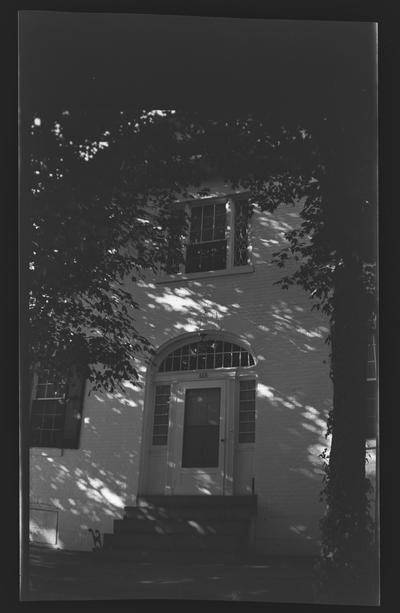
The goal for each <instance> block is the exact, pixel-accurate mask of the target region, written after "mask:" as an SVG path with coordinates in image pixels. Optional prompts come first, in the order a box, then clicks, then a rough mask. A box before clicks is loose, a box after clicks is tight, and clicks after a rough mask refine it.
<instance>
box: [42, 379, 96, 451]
mask: <svg viewBox="0 0 400 613" xmlns="http://www.w3.org/2000/svg"><path fill="white" fill-rule="evenodd" d="M84 390H85V378H84V376H83V375H82V373H80V372H78V370H77V369H76V368H75V367H72V368H71V369H70V371H69V374H68V376H65V377H60V376H56V375H55V374H53V373H51V371H49V370H43V371H41V372H40V373H39V375H38V379H37V383H36V386H35V390H34V397H33V400H32V408H31V432H30V445H31V446H32V447H59V448H63V449H77V448H78V447H79V435H80V429H81V419H82V407H83V398H84Z"/></svg>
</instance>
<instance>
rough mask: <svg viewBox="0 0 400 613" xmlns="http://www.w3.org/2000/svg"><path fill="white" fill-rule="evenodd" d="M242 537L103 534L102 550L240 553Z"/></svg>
mask: <svg viewBox="0 0 400 613" xmlns="http://www.w3.org/2000/svg"><path fill="white" fill-rule="evenodd" d="M246 541H247V539H246V538H245V537H244V536H240V535H239V536H232V535H227V534H216V535H208V536H204V535H195V534H104V538H103V548H104V549H113V550H117V549H118V550H121V549H122V550H130V551H135V550H148V551H153V550H160V551H173V552H178V551H204V550H206V551H207V550H208V551H218V550H219V551H225V552H229V551H240V550H241V549H243V548H244V547H245V546H246Z"/></svg>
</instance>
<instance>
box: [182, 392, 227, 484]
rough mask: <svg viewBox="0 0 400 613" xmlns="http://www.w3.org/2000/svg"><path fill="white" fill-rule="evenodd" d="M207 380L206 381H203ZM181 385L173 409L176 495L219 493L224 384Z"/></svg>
mask: <svg viewBox="0 0 400 613" xmlns="http://www.w3.org/2000/svg"><path fill="white" fill-rule="evenodd" d="M207 383H208V384H207ZM207 383H204V384H202V383H200V382H199V381H196V382H191V383H186V384H183V385H182V387H181V390H180V391H181V393H180V395H179V396H180V399H181V400H180V402H179V403H178V407H177V408H178V411H177V426H178V427H177V432H178V433H180V434H179V436H178V440H177V445H176V447H175V459H174V462H173V463H174V466H175V471H174V473H175V475H174V483H173V492H174V493H176V494H192V495H193V494H221V493H222V492H223V487H224V471H225V453H224V451H225V450H224V432H225V419H224V418H225V384H224V383H223V382H216V381H215V382H214V381H213V382H212V383H211V381H210V382H207Z"/></svg>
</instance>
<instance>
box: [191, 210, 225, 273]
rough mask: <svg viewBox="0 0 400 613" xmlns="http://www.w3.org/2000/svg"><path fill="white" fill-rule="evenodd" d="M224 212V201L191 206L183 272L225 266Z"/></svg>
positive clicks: (217, 268) (219, 268) (222, 267)
mask: <svg viewBox="0 0 400 613" xmlns="http://www.w3.org/2000/svg"><path fill="white" fill-rule="evenodd" d="M226 213H227V211H226V205H225V203H224V202H220V203H213V204H205V205H197V206H193V207H192V209H191V215H190V236H189V244H188V245H187V249H186V272H203V271H206V270H221V269H224V268H226V251H227V249H226V247H227V227H226V217H227V215H226Z"/></svg>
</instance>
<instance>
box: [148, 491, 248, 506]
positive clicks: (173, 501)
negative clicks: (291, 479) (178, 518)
mask: <svg viewBox="0 0 400 613" xmlns="http://www.w3.org/2000/svg"><path fill="white" fill-rule="evenodd" d="M137 505H138V506H140V507H147V506H150V507H152V506H155V507H163V508H171V507H174V508H176V507H179V508H182V507H191V508H195V509H198V508H199V507H216V506H218V507H225V508H227V507H228V508H230V507H233V506H234V507H244V508H249V509H252V510H254V509H255V508H256V506H257V496H256V495H254V496H205V495H204V496H186V495H184V496H183V495H177V496H175V495H173V496H165V495H158V494H157V495H156V494H148V495H141V496H138V499H137Z"/></svg>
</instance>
